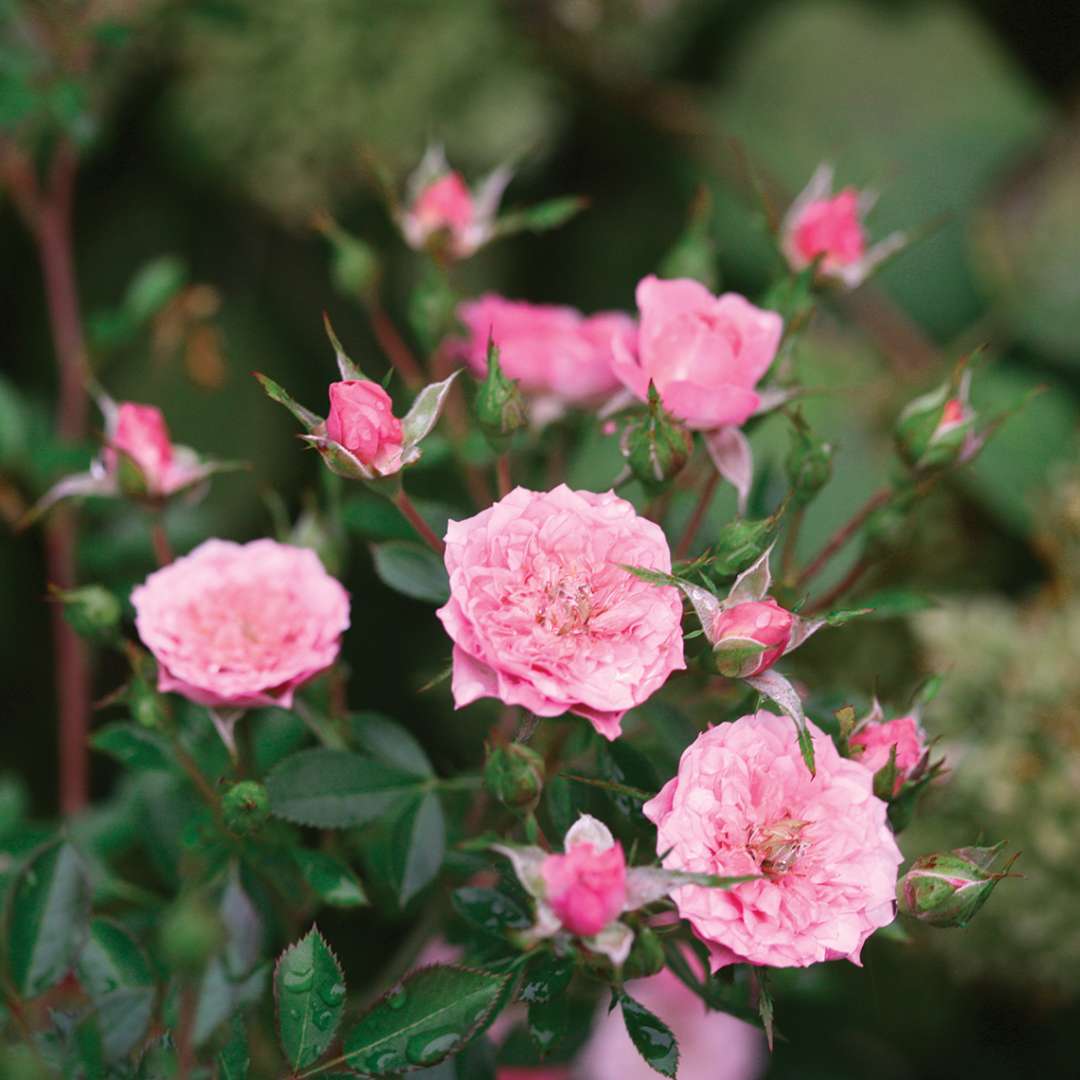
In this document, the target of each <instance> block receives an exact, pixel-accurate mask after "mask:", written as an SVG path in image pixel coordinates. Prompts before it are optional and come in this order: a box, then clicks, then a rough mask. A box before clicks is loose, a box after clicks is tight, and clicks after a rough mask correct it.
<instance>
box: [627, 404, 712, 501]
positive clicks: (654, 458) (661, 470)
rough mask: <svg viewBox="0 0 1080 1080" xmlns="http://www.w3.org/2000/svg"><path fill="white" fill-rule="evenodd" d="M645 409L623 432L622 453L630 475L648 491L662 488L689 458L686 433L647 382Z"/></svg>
mask: <svg viewBox="0 0 1080 1080" xmlns="http://www.w3.org/2000/svg"><path fill="white" fill-rule="evenodd" d="M648 404H649V411H648V414H647V415H646V416H645V418H644V419H643V420H641V421H640V422H639V423H636V424H632V425H631V426H630V427H628V428H627V429H626V432H625V433H624V436H623V438H624V442H625V451H624V452H625V454H626V458H627V461H628V463H629V465H630V469H631V471H632V472H633V474H634V476H636V477H637V479H638V480H640V481H641V483H642V484H643V485H644V486H645V488H646V490H648V491H651V492H658V491H662V490H663V489H664V488H665V487H666V486H667V484H668V482H669V481H670V480H672V479H673V478H674V477H675V476H677V475H678V474H679V473H680V472H681V471H682V468H683V466H684V465H685V464H686V462H687V461H688V460H689V458H690V454H691V453H692V452H693V449H694V442H693V439H692V437H691V435H690V432H689V431H687V430H686V428H685V427H684V426H683V425H682V424H681V423H679V422H678V421H677V420H675V419H674V417H672V416H670V415H669V414H668V413H666V412H665V411H664V407H663V406H662V405H661V403H660V395H659V394H658V393H657V391H656V388H655V386H653V385H652V384H651V383H650V384H649V403H648Z"/></svg>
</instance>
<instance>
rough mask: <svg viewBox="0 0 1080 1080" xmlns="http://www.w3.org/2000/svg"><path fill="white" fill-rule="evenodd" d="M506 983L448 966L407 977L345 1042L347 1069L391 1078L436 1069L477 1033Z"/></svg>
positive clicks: (496, 977) (500, 977)
mask: <svg viewBox="0 0 1080 1080" xmlns="http://www.w3.org/2000/svg"><path fill="white" fill-rule="evenodd" d="M509 978H510V976H509V975H494V974H492V973H491V972H486V971H474V970H471V969H468V968H461V967H455V966H452V965H449V964H437V965H434V966H432V967H426V968H421V969H420V970H419V971H416V972H413V973H412V974H411V975H409V976H407V977H406V978H405V980H404V981H403V982H402V983H401V984H400V985H399V986H397V987H395V988H394V989H393V990H391V991H390V993H389V994H387V995H386V996H385V997H384V998H383V999H382V1000H381V1001H379V1002H378V1003H377V1004H376V1005H375V1006H374V1007H373V1008H372V1009H370V1010H369V1011H368V1012H367V1013H366V1014H365V1015H364V1017H363V1018H362V1019H361V1020H360V1022H359V1023H358V1024H357V1025H356V1026H355V1027H354V1028H353V1029H352V1031H350V1032H349V1033H348V1034H347V1035H346V1036H345V1055H346V1059H347V1061H348V1063H349V1065H350V1067H351V1068H354V1069H357V1070H359V1071H360V1072H362V1073H365V1074H367V1075H369V1076H392V1075H393V1074H394V1073H399V1072H404V1071H407V1070H411V1069H415V1068H418V1067H421V1068H423V1067H430V1066H432V1065H437V1064H438V1063H439V1062H440V1061H443V1060H444V1059H446V1058H448V1057H450V1056H451V1055H452V1054H456V1053H458V1052H459V1051H460V1050H461V1049H462V1048H463V1047H464V1046H465V1045H466V1044H467V1043H468V1042H469V1041H470V1040H471V1039H472V1038H473V1036H474V1035H475V1034H476V1033H477V1032H478V1031H480V1030H481V1028H482V1027H483V1025H484V1024H485V1023H486V1021H487V1020H488V1017H489V1016H490V1014H491V1012H492V1011H493V1010H494V1008H495V1005H496V1003H497V1002H498V1000H499V996H500V994H501V993H502V990H503V988H504V986H505V985H506V982H507V980H508V979H509Z"/></svg>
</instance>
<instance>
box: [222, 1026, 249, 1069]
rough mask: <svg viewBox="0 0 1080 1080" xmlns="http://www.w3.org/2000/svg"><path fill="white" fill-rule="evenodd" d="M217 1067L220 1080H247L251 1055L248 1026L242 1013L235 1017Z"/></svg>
mask: <svg viewBox="0 0 1080 1080" xmlns="http://www.w3.org/2000/svg"><path fill="white" fill-rule="evenodd" d="M217 1065H218V1080H247V1074H248V1068H249V1067H250V1065H251V1054H250V1052H249V1050H248V1040H247V1025H246V1024H245V1023H244V1018H243V1016H242V1015H241V1014H240V1013H237V1014H236V1015H235V1016H234V1017H233V1020H232V1025H231V1027H230V1031H229V1041H228V1042H227V1043H226V1044H225V1045H224V1046H223V1047H222V1048H221V1052H220V1053H219V1054H218V1057H217Z"/></svg>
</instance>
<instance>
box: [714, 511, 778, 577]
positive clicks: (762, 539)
mask: <svg viewBox="0 0 1080 1080" xmlns="http://www.w3.org/2000/svg"><path fill="white" fill-rule="evenodd" d="M779 523H780V516H779V514H776V515H774V516H772V517H767V518H757V519H753V520H752V519H750V518H736V519H735V520H734V521H731V522H729V523H728V524H727V525H725V526H724V527H723V528H722V529H721V530H720V535H719V537H718V538H717V541H716V543H715V544H714V545H713V547H712V548H711V549H710V552H709V556H710V561H709V563H708V567H707V568H708V570H709V572H710V574H711V575H712V576H713V577H714V578H716V579H718V580H720V579H727V578H731V577H734V576H735V575H736V574H739V573H741V572H742V571H743V570H745V569H746V568H747V567H748V566H749V565H750V564H751V563H753V562H755V561H756V560H757V559H759V558H760V557H761V556H762V555H763V554H764V553H765V549H766V548H767V547H768V546H769V545H770V544H771V543H772V542H773V540H775V539H776V533H777V529H778V526H779Z"/></svg>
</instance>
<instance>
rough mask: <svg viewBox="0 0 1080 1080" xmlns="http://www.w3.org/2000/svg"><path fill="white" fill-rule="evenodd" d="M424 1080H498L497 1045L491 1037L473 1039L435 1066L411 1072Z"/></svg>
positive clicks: (411, 1074)
mask: <svg viewBox="0 0 1080 1080" xmlns="http://www.w3.org/2000/svg"><path fill="white" fill-rule="evenodd" d="M409 1075H410V1076H415V1077H423V1078H424V1080H496V1077H497V1075H499V1073H498V1072H497V1070H496V1067H495V1047H494V1046H493V1045H492V1044H491V1041H490V1040H489V1039H483V1038H477V1039H473V1041H472V1042H471V1043H469V1045H468V1046H466V1047H465V1049H464V1050H462V1051H461V1053H460V1054H455V1055H454V1057H452V1058H449V1059H448V1060H446V1061H443V1062H441V1063H440V1064H438V1065H435V1066H433V1067H432V1068H430V1069H420V1070H419V1071H418V1072H414V1073H410V1074H409Z"/></svg>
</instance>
